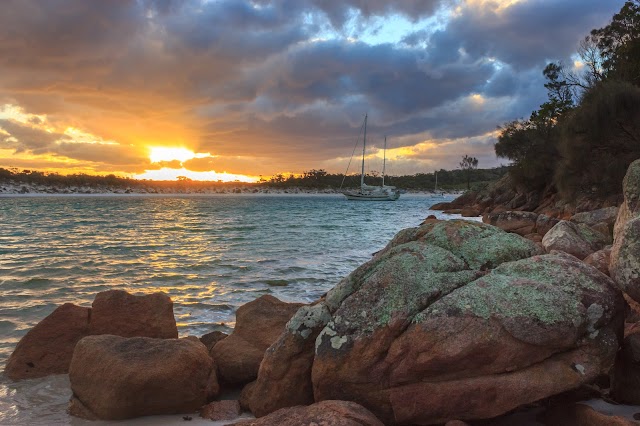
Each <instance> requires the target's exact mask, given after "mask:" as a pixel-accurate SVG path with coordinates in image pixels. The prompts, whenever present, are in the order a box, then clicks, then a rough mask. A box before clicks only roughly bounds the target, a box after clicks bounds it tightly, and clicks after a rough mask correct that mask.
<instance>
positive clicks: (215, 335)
mask: <svg viewBox="0 0 640 426" xmlns="http://www.w3.org/2000/svg"><path fill="white" fill-rule="evenodd" d="M228 336H229V335H228V334H227V333H223V332H222V331H217V330H216V331H212V332H211V333H207V334H205V335H204V336H202V337H200V341H201V342H202V344H203V345H205V346H206V347H207V350H208V351H211V349H213V347H214V346H215V345H216V343H218V342H219V341H220V340H222V339H224V338H226V337H228Z"/></svg>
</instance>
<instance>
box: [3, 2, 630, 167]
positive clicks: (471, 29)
mask: <svg viewBox="0 0 640 426" xmlns="http://www.w3.org/2000/svg"><path fill="white" fill-rule="evenodd" d="M498 3H499V2H489V1H487V2H478V1H474V2H465V1H464V0H459V1H453V0H399V1H394V2H390V1H387V0H370V1H362V0H340V1H339V0H254V1H248V0H217V1H207V2H201V1H196V0H192V1H175V0H137V1H136V0H117V1H101V0H100V1H99V0H93V1H90V0H51V1H36V0H7V1H5V2H3V3H2V8H3V9H2V13H1V14H0V101H1V102H8V103H14V104H16V105H19V106H22V107H24V108H25V110H26V111H27V112H38V113H46V114H47V115H48V120H49V122H51V123H54V124H58V126H57V128H66V126H73V127H76V128H79V129H82V130H84V131H88V132H91V133H94V134H96V135H97V136H99V137H101V138H102V139H113V140H116V141H118V142H120V143H121V145H104V144H97V145H96V144H77V143H70V141H68V140H66V139H67V138H68V137H67V136H66V135H63V134H57V135H56V134H50V133H47V134H45V133H46V132H44V133H43V132H42V131H39V130H38V131H36V130H37V129H34V128H33V127H30V126H17V125H16V124H15V123H13V124H11V123H10V124H6V125H7V126H9V127H11V126H14V127H13V128H11V129H7V128H6V127H4V126H3V127H4V128H5V130H6V131H7V132H8V133H11V134H14V133H15V134H16V135H17V136H16V139H17V140H18V142H15V141H14V142H11V140H8V139H7V138H4V139H2V138H3V135H1V134H0V140H4V142H2V143H3V144H4V146H7V144H13V145H12V148H13V149H15V150H22V151H30V152H51V153H55V154H56V155H68V156H70V158H75V159H78V160H82V161H85V160H86V161H89V160H90V161H98V162H100V161H104V162H107V161H113V164H119V165H122V164H133V163H134V162H136V161H138V164H140V165H143V164H145V165H146V164H148V162H146V159H143V158H141V157H139V155H137V154H135V152H142V150H141V149H136V150H133V149H131V151H132V152H133V153H131V154H128V155H127V154H125V151H127V149H128V148H127V147H128V146H130V145H135V144H140V145H142V144H155V143H158V144H164V145H170V144H171V143H173V142H174V141H183V142H188V146H189V147H190V148H192V149H193V150H194V151H197V152H211V154H216V155H217V154H220V155H222V156H223V157H220V158H219V159H215V160H213V159H202V160H199V161H196V160H192V162H193V164H192V165H193V167H196V168H198V169H199V170H204V169H206V167H209V166H211V167H214V166H215V167H216V168H218V166H220V167H223V161H224V159H229V158H235V160H236V161H235V163H234V164H238V167H244V165H247V167H248V166H249V165H252V166H255V164H254V163H253V162H252V161H251V160H246V159H245V158H244V157H251V156H256V157H262V160H261V161H260V162H261V164H270V165H273V162H274V160H273V159H274V158H277V159H278V160H279V161H280V164H282V166H281V169H282V170H287V169H289V170H291V169H292V168H293V167H305V168H313V167H314V166H315V163H316V162H320V161H322V160H327V159H330V158H335V157H336V156H344V155H347V154H348V153H350V152H349V150H350V147H351V142H352V141H353V139H354V137H357V133H358V129H359V127H360V124H361V121H362V116H363V114H364V113H365V112H368V113H369V117H370V121H369V123H370V132H371V137H372V138H377V139H376V140H381V138H382V137H383V136H384V135H385V134H387V135H390V136H393V137H394V140H395V141H397V143H399V144H403V145H404V146H406V145H411V144H415V143H418V142H421V141H423V140H425V138H428V137H431V138H435V139H436V140H435V142H436V143H438V140H437V139H438V138H442V141H443V143H445V142H444V141H445V140H450V139H451V138H470V137H474V136H479V135H485V134H486V133H487V132H491V131H492V130H494V129H495V127H496V126H497V125H499V124H501V123H503V122H505V121H508V120H511V119H514V118H518V117H523V116H528V114H529V113H530V112H531V110H533V109H535V108H536V107H537V106H538V105H539V104H540V103H541V102H543V101H544V96H545V95H544V89H543V88H542V83H543V79H542V74H541V71H542V67H543V66H544V65H545V63H546V61H547V60H555V59H567V57H568V55H570V54H571V52H573V50H574V49H575V47H576V43H577V42H578V41H579V40H580V39H581V38H582V37H584V36H585V35H586V34H587V33H588V32H589V30H590V29H591V28H594V27H600V26H602V25H604V24H606V22H607V21H608V20H609V19H610V17H611V15H612V14H613V13H614V12H615V11H617V10H618V9H619V8H620V6H621V5H622V4H623V1H622V0H614V1H602V0H567V1H562V2H560V1H553V0H526V1H525V0H522V1H520V2H519V3H515V4H513V5H511V6H510V7H506V8H502V9H499V10H498V9H496V8H495V6H496V5H497V4H498ZM447 5H460V9H459V12H457V14H455V15H453V17H452V18H451V19H450V20H449V21H448V22H445V23H444V24H443V25H442V26H441V27H439V29H438V30H437V31H435V32H434V30H433V28H431V27H425V28H417V29H416V32H415V33H413V34H407V35H406V36H404V38H403V39H402V41H401V42H400V43H399V44H379V45H373V44H368V43H365V42H363V41H357V40H356V41H353V40H346V39H345V38H344V37H343V36H344V35H345V34H350V35H354V34H356V35H357V34H358V33H360V31H361V30H362V29H368V30H371V28H370V27H367V25H369V24H371V23H372V22H373V21H374V20H375V19H374V20H372V18H379V17H388V16H390V15H393V14H399V15H403V16H405V17H408V18H409V20H411V21H413V22H419V21H420V19H423V18H428V17H432V16H433V15H434V13H436V11H437V10H439V9H438V8H440V7H444V6H447ZM440 10H441V9H440ZM420 22H422V21H420ZM429 22H430V24H429V25H431V24H432V23H431V21H429ZM441 22H444V21H441ZM353 25H355V26H356V27H357V28H355V30H354V31H355V32H354V31H352V30H353V28H350V26H353ZM375 25H379V22H376V24H375ZM323 37H324V38H323ZM473 95H476V96H477V97H478V99H481V100H482V102H484V103H481V101H480V100H478V101H477V102H475V103H474V101H472V100H471V99H472V97H473ZM32 124H34V126H36V127H37V125H38V124H39V123H32ZM29 132H31V134H29ZM447 143H448V142H447ZM89 145H91V146H89ZM448 146H450V145H448ZM487 146H488V145H486V144H485V145H482V148H483V149H490V148H487ZM241 157H242V158H241ZM483 158H484V157H483ZM300 164H303V165H302V166H300ZM304 164H306V166H304ZM0 166H1V165H0ZM228 171H229V172H239V173H251V172H252V170H244V169H242V170H231V169H229V170H228ZM275 171H276V170H271V172H275ZM258 173H264V174H268V173H270V172H269V171H267V170H266V169H265V170H256V171H254V173H252V174H258Z"/></svg>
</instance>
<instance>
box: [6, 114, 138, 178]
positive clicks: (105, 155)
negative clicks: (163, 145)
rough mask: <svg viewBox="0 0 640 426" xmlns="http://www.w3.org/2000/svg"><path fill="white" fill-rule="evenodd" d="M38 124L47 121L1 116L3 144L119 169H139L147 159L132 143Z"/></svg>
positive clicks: (17, 148)
mask: <svg viewBox="0 0 640 426" xmlns="http://www.w3.org/2000/svg"><path fill="white" fill-rule="evenodd" d="M36 118H37V117H36ZM34 125H41V126H42V125H46V123H43V122H42V121H41V119H38V120H35V119H34V118H31V119H29V122H28V123H20V122H18V121H15V120H9V119H0V128H1V129H2V130H3V131H4V133H2V134H0V148H4V149H11V150H13V152H14V153H26V154H29V155H30V156H33V155H48V156H58V157H63V158H67V159H70V160H75V161H76V162H79V163H84V164H87V163H94V164H108V165H111V166H113V167H115V168H116V169H117V170H119V171H131V172H133V171H136V170H138V169H139V167H140V165H141V164H143V163H144V162H145V161H146V159H144V157H141V156H140V155H138V154H137V153H136V151H135V150H132V149H131V147H128V146H122V145H120V144H116V143H102V142H99V141H98V142H79V141H77V140H74V139H73V137H71V136H69V135H68V134H66V133H62V132H56V131H52V130H47V129H44V128H41V127H34Z"/></svg>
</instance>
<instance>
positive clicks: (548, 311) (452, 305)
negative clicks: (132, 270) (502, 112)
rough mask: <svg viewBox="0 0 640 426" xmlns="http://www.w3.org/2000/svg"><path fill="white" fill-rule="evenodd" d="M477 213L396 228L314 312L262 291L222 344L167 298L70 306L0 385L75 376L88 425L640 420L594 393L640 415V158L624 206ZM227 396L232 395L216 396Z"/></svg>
mask: <svg viewBox="0 0 640 426" xmlns="http://www.w3.org/2000/svg"><path fill="white" fill-rule="evenodd" d="M482 213H485V215H484V221H485V223H479V222H471V221H464V220H455V221H439V220H436V219H426V220H425V222H424V223H423V224H422V225H420V226H419V227H416V228H410V229H405V230H403V231H401V232H400V233H398V234H397V235H396V236H395V237H394V238H393V239H392V241H391V242H389V244H388V245H387V246H386V247H385V248H384V249H383V250H381V251H380V252H378V253H376V254H375V255H374V256H373V258H372V259H371V260H370V261H368V262H366V263H365V264H363V265H361V266H360V267H359V268H357V269H356V270H355V271H353V272H352V273H351V274H349V275H348V276H347V277H345V278H344V279H342V280H341V281H340V282H339V283H337V285H336V286H335V287H334V288H333V289H332V290H330V291H329V292H328V293H327V294H326V295H325V296H323V297H322V298H321V299H319V300H317V301H315V302H313V303H311V304H295V303H285V302H282V301H280V300H278V299H276V298H274V297H272V296H262V297H260V298H258V299H256V300H254V301H252V302H250V303H248V304H246V305H244V306H242V307H241V308H239V309H238V311H237V313H236V326H235V328H234V330H233V332H232V334H231V335H229V336H227V335H225V334H224V333H220V332H214V333H210V334H207V335H205V336H200V337H199V338H198V337H186V338H181V339H179V338H178V334H177V328H176V324H175V318H174V315H173V308H172V302H171V300H170V299H169V298H168V297H167V296H166V295H164V294H161V293H157V294H151V295H141V296H140V295H138V296H137V295H130V294H128V293H126V292H123V291H117V290H112V291H107V292H103V293H99V294H98V295H97V296H96V298H95V300H94V302H93V304H92V306H91V307H90V308H89V307H80V306H75V305H72V304H65V305H62V306H60V307H58V308H57V309H56V310H55V311H54V312H53V313H52V314H51V315H49V316H48V317H46V318H45V319H43V320H42V321H41V322H40V323H39V324H38V325H36V327H34V328H33V329H32V330H31V331H29V332H28V333H27V334H26V335H25V336H24V337H23V338H22V340H21V341H20V342H19V343H18V345H17V347H16V349H15V351H14V352H13V354H12V355H11V357H10V359H9V361H8V362H7V365H6V368H5V375H6V376H7V377H9V378H11V379H12V380H21V379H25V378H33V377H43V376H46V375H49V374H65V373H68V374H69V379H70V386H71V390H72V391H73V396H72V399H71V401H70V407H69V412H70V414H71V415H73V416H78V417H82V418H86V419H104V420H123V419H129V418H133V417H138V416H147V415H156V414H180V415H185V416H193V415H196V414H195V413H198V415H200V416H202V417H204V418H210V419H214V420H222V421H228V422H229V424H243V425H311V424H326V425H415V424H420V425H431V424H434V425H435V424H446V425H449V426H454V425H465V424H471V425H473V424H483V425H485V424H516V423H513V420H509V419H513V418H514V417H513V416H515V415H517V414H518V413H520V412H523V411H526V412H528V413H531V412H534V413H536V419H535V420H536V421H537V422H538V424H546V425H560V424H562V425H585V424H590V425H610V424H616V425H632V424H638V422H636V421H635V417H636V416H634V415H633V414H632V415H625V416H623V415H619V416H616V415H614V414H612V413H610V412H606V411H603V410H598V408H597V404H593V401H592V402H591V403H589V404H586V403H585V401H586V400H593V399H594V398H595V399H596V400H597V399H601V400H605V401H609V402H616V403H624V404H630V405H634V406H640V368H639V367H638V365H640V355H639V354H640V349H639V348H640V346H639V345H640V309H639V306H640V305H638V303H639V302H640V275H639V272H638V271H640V242H639V240H638V239H639V238H640V228H639V226H640V160H638V161H636V162H634V163H633V164H632V165H631V167H630V168H629V171H628V172H627V176H626V178H625V181H624V201H623V202H622V204H621V205H619V206H610V207H605V208H599V209H596V210H593V211H590V212H582V213H579V214H575V213H574V212H572V214H571V215H566V217H557V216H554V215H547V214H544V213H542V212H540V211H537V212H534V211H522V210H519V211H508V210H502V211H491V212H488V213H487V212H482ZM230 389H235V390H241V393H240V397H239V399H237V400H221V397H220V395H222V394H223V392H225V391H226V390H230ZM594 407H595V408H594ZM637 408H638V409H637V410H636V411H637V412H640V407H637ZM243 412H245V413H246V412H250V413H252V414H253V415H254V416H255V417H256V418H255V419H248V420H247V419H244V420H240V421H239V422H238V420H237V419H238V417H239V416H240V415H241V413H243ZM185 418H186V417H185ZM234 422H236V423H234Z"/></svg>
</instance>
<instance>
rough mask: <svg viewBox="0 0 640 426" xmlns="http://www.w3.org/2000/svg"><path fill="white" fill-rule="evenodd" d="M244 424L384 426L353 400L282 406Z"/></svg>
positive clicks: (266, 425)
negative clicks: (289, 406)
mask: <svg viewBox="0 0 640 426" xmlns="http://www.w3.org/2000/svg"><path fill="white" fill-rule="evenodd" d="M241 424H242V425H243V426H301V425H309V426H310V425H327V426H328V425H331V426H383V423H382V422H381V421H380V420H378V419H377V418H376V417H375V416H374V415H373V414H372V413H371V412H370V411H369V410H367V409H366V408H364V407H362V406H361V405H358V404H356V403H355V402H351V401H332V400H328V401H322V402H317V403H315V404H312V405H309V406H297V407H291V408H282V409H280V410H278V411H275V412H273V413H271V414H269V415H268V416H265V417H261V418H259V419H255V420H249V421H246V422H244V421H243V422H242V423H241Z"/></svg>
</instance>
